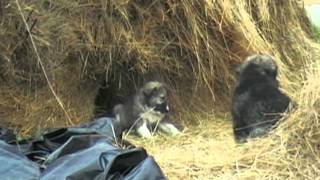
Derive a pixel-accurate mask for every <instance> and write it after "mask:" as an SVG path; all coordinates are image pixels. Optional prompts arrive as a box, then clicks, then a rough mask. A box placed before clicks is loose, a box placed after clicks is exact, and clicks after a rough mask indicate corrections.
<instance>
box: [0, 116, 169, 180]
mask: <svg viewBox="0 0 320 180" xmlns="http://www.w3.org/2000/svg"><path fill="white" fill-rule="evenodd" d="M112 122H113V121H112V119H110V118H99V119H97V120H95V121H93V122H90V123H87V124H83V125H80V126H77V127H73V128H60V129H53V130H49V131H47V132H45V133H43V134H42V135H40V136H38V137H37V138H33V139H28V140H23V141H15V140H14V139H15V136H14V134H13V133H12V131H10V130H5V129H4V128H2V129H1V134H0V163H1V167H0V173H1V174H0V179H15V180H16V179H17V180H19V179H23V180H29V179H30V180H31V179H32V180H33V179H41V180H63V179H68V180H69V179H70V180H71V179H72V180H73V179H75V180H86V179H88V180H89V179H90V180H91V179H94V180H105V179H136V180H142V179H147V180H149V179H150V180H152V179H155V180H159V179H166V178H165V176H164V175H163V173H162V171H161V169H160V167H159V166H158V164H157V163H156V162H155V160H154V159H153V158H152V157H151V156H148V154H147V153H146V151H145V150H144V149H143V148H135V147H134V146H133V145H130V144H129V143H128V142H127V143H126V146H127V148H125V149H123V148H120V147H118V146H117V145H116V139H115V136H114V135H113V132H112V131H110V130H112V129H113V128H111V126H112ZM128 145H129V146H128ZM128 147H129V148H128Z"/></svg>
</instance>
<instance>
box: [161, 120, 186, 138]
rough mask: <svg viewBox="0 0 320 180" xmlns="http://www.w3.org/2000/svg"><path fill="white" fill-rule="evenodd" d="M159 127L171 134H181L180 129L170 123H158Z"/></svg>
mask: <svg viewBox="0 0 320 180" xmlns="http://www.w3.org/2000/svg"><path fill="white" fill-rule="evenodd" d="M159 129H160V130H162V131H163V132H165V133H167V134H170V135H172V136H176V135H179V134H181V132H180V130H179V129H178V128H176V127H175V126H174V125H173V124H170V123H160V124H159Z"/></svg>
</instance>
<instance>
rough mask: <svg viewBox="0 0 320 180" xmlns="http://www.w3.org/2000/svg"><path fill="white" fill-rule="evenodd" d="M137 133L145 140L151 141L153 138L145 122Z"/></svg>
mask: <svg viewBox="0 0 320 180" xmlns="http://www.w3.org/2000/svg"><path fill="white" fill-rule="evenodd" d="M137 133H138V134H139V135H140V136H141V137H143V138H148V139H149V138H151V137H152V135H151V132H150V131H149V129H148V127H147V123H146V122H143V124H142V125H141V126H140V127H138V128H137Z"/></svg>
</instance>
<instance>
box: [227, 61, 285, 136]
mask: <svg viewBox="0 0 320 180" xmlns="http://www.w3.org/2000/svg"><path fill="white" fill-rule="evenodd" d="M276 77H277V66H276V64H275V62H274V60H273V59H272V58H271V57H270V56H267V55H255V56H251V57H249V58H248V59H247V60H246V61H245V62H244V63H243V64H242V65H240V67H239V68H238V77H237V82H236V83H237V84H236V87H235V90H234V93H233V98H232V110H231V113H232V118H233V132H234V136H235V139H236V141H237V142H245V141H246V139H247V138H248V137H258V136H261V135H264V134H266V133H267V132H268V130H270V128H272V127H273V126H274V125H275V123H276V122H277V121H278V120H279V119H280V118H281V117H282V113H283V112H285V111H286V110H287V108H288V106H289V103H290V98H289V97H288V96H286V95H285V94H283V93H282V92H281V91H280V90H279V87H278V82H277V80H276Z"/></svg>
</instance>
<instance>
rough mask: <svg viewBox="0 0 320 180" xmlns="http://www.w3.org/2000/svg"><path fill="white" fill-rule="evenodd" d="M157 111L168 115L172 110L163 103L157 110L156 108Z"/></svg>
mask: <svg viewBox="0 0 320 180" xmlns="http://www.w3.org/2000/svg"><path fill="white" fill-rule="evenodd" d="M154 110H155V111H159V112H161V113H168V112H169V110H170V108H169V106H168V104H167V103H162V104H159V105H157V106H156V107H155V108H154Z"/></svg>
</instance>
